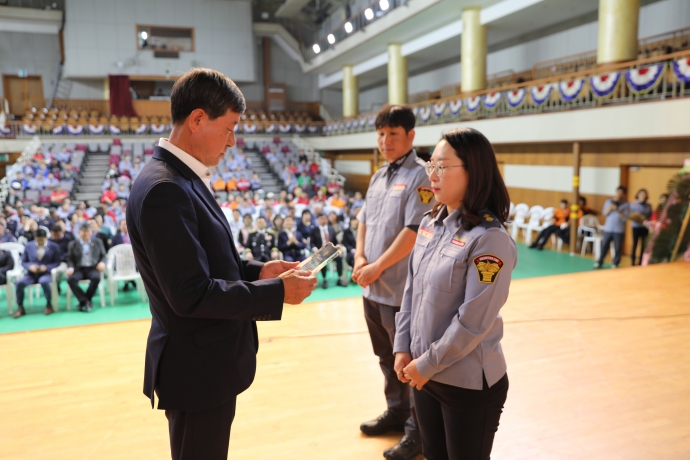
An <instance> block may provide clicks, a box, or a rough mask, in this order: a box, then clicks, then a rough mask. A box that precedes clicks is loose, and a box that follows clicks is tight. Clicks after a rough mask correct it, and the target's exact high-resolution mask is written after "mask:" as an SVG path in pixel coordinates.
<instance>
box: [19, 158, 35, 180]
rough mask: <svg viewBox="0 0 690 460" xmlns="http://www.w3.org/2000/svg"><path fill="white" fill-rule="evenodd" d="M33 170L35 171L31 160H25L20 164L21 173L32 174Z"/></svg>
mask: <svg viewBox="0 0 690 460" xmlns="http://www.w3.org/2000/svg"><path fill="white" fill-rule="evenodd" d="M35 172H36V170H35V169H34V167H33V165H32V164H31V160H26V161H25V162H24V166H22V174H24V175H25V176H27V175H29V174H31V175H33V174H34V173H35Z"/></svg>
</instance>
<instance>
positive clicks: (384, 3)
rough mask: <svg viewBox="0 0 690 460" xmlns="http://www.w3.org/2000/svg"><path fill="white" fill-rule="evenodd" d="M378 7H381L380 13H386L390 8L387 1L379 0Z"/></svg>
mask: <svg viewBox="0 0 690 460" xmlns="http://www.w3.org/2000/svg"><path fill="white" fill-rule="evenodd" d="M379 6H380V7H381V11H386V10H387V9H388V8H389V7H390V4H389V3H388V0H381V1H380V2H379Z"/></svg>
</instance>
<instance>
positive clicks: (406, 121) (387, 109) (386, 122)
mask: <svg viewBox="0 0 690 460" xmlns="http://www.w3.org/2000/svg"><path fill="white" fill-rule="evenodd" d="M415 121H416V119H415V116H414V112H412V109H411V108H410V107H409V106H407V105H385V106H384V107H383V108H382V109H381V111H380V112H379V113H378V115H376V121H375V122H374V126H375V127H376V129H381V128H397V127H398V126H402V127H403V129H404V130H405V132H406V133H409V132H410V131H412V130H413V129H414V125H415Z"/></svg>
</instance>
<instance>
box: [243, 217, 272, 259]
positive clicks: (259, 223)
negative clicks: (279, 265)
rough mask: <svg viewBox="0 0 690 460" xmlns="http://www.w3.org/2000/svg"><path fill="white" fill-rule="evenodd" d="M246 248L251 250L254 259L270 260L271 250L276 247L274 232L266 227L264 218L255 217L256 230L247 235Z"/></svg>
mask: <svg viewBox="0 0 690 460" xmlns="http://www.w3.org/2000/svg"><path fill="white" fill-rule="evenodd" d="M246 247H247V249H248V250H250V251H251V253H252V256H253V258H254V260H258V261H259V262H268V261H269V260H271V250H272V249H273V248H275V247H276V234H275V233H274V232H273V230H267V229H266V218H265V217H263V216H259V217H257V218H256V231H254V232H250V233H249V236H248V237H247V245H246Z"/></svg>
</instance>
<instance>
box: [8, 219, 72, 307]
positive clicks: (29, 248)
mask: <svg viewBox="0 0 690 460" xmlns="http://www.w3.org/2000/svg"><path fill="white" fill-rule="evenodd" d="M35 236H36V238H35V241H30V242H28V243H27V244H26V246H25V247H24V255H23V256H22V266H23V267H24V269H26V274H25V275H24V276H23V277H22V278H21V279H20V280H19V281H18V282H17V305H18V307H17V311H16V312H15V314H14V315H13V317H14V318H19V317H22V316H24V315H26V310H24V290H25V289H26V287H27V286H30V285H32V284H40V285H41V287H42V288H43V295H44V296H45V298H46V300H47V302H46V308H45V314H46V315H50V314H51V313H53V311H54V310H53V304H52V297H51V289H50V282H51V280H52V278H51V274H50V271H51V270H52V269H53V268H56V267H57V266H58V265H60V248H59V247H58V246H57V245H56V244H55V243H52V242H50V241H48V239H47V234H46V231H45V230H43V229H37V230H36V233H35Z"/></svg>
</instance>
